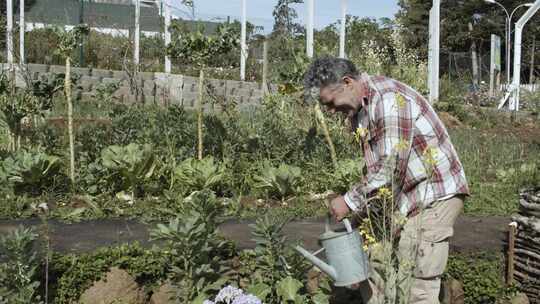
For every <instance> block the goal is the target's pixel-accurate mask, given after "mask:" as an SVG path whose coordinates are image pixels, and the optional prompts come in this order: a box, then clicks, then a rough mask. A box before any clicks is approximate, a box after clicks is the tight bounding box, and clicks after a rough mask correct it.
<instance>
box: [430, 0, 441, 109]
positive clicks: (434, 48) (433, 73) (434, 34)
mask: <svg viewBox="0 0 540 304" xmlns="http://www.w3.org/2000/svg"><path fill="white" fill-rule="evenodd" d="M440 7H441V2H440V0H433V7H432V8H431V10H430V11H429V20H430V21H429V24H430V29H429V55H430V56H429V63H428V87H429V102H430V103H431V104H433V103H435V102H437V100H438V99H439V36H440Z"/></svg>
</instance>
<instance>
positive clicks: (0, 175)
mask: <svg viewBox="0 0 540 304" xmlns="http://www.w3.org/2000/svg"><path fill="white" fill-rule="evenodd" d="M61 166H62V164H61V161H60V158H58V157H56V156H52V155H47V154H46V153H43V152H32V151H24V150H19V151H17V152H15V153H14V154H12V155H10V156H8V157H7V158H6V159H4V160H3V161H2V162H1V165H0V179H2V180H3V181H4V182H7V183H9V184H11V185H12V186H13V188H14V190H15V192H27V193H30V194H32V195H39V194H41V193H42V192H43V191H44V190H45V189H46V188H47V187H49V186H51V185H52V184H53V183H52V181H53V180H54V177H55V176H56V175H58V174H59V172H60V169H61Z"/></svg>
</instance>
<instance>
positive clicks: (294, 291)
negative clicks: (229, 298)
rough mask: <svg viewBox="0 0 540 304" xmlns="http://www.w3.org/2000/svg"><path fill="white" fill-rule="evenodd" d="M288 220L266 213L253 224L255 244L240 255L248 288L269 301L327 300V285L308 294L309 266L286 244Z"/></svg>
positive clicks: (269, 302)
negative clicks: (305, 280) (253, 247)
mask: <svg viewBox="0 0 540 304" xmlns="http://www.w3.org/2000/svg"><path fill="white" fill-rule="evenodd" d="M287 222H288V220H283V219H280V218H277V217H273V218H270V217H269V216H268V214H266V215H265V216H264V217H260V218H258V219H257V221H256V222H255V224H254V225H251V227H252V228H253V232H252V235H253V240H254V241H255V242H256V246H255V249H254V250H253V251H245V252H244V253H243V255H241V263H242V266H243V271H244V272H245V274H247V276H248V281H249V282H248V284H249V285H250V287H249V288H248V289H247V291H248V292H250V293H252V294H254V295H255V296H257V297H259V298H260V299H262V300H263V301H264V302H265V303H268V304H278V303H311V302H312V301H313V303H327V300H328V292H329V290H328V288H326V287H323V288H321V289H320V290H319V291H318V292H317V293H316V295H314V296H313V297H311V296H308V295H307V294H306V291H305V288H304V277H305V274H306V273H307V270H308V269H309V267H310V266H309V265H308V264H307V263H306V262H305V261H304V259H303V258H302V257H300V256H299V255H298V254H296V253H295V252H294V251H293V249H292V247H290V246H288V245H287V244H286V237H285V236H284V235H283V232H282V230H283V227H284V226H285V224H286V223H287ZM323 285H324V284H323ZM315 299H318V300H319V301H318V302H315ZM325 300H326V302H325Z"/></svg>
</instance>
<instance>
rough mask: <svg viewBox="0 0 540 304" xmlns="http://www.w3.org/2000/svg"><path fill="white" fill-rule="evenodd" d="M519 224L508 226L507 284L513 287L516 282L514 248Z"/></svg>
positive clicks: (513, 223) (514, 223)
mask: <svg viewBox="0 0 540 304" xmlns="http://www.w3.org/2000/svg"><path fill="white" fill-rule="evenodd" d="M516 230H517V223H516V222H512V223H510V224H509V225H508V265H507V268H506V269H507V273H506V284H507V285H511V284H512V282H513V281H514V248H515V245H516Z"/></svg>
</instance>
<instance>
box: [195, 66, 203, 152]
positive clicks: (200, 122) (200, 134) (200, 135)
mask: <svg viewBox="0 0 540 304" xmlns="http://www.w3.org/2000/svg"><path fill="white" fill-rule="evenodd" d="M203 83H204V72H203V70H202V68H201V71H200V73H199V95H198V98H197V137H198V139H199V141H198V149H197V151H198V153H197V157H198V159H199V160H202V158H203V130H202V129H203V107H202V103H203Z"/></svg>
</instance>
